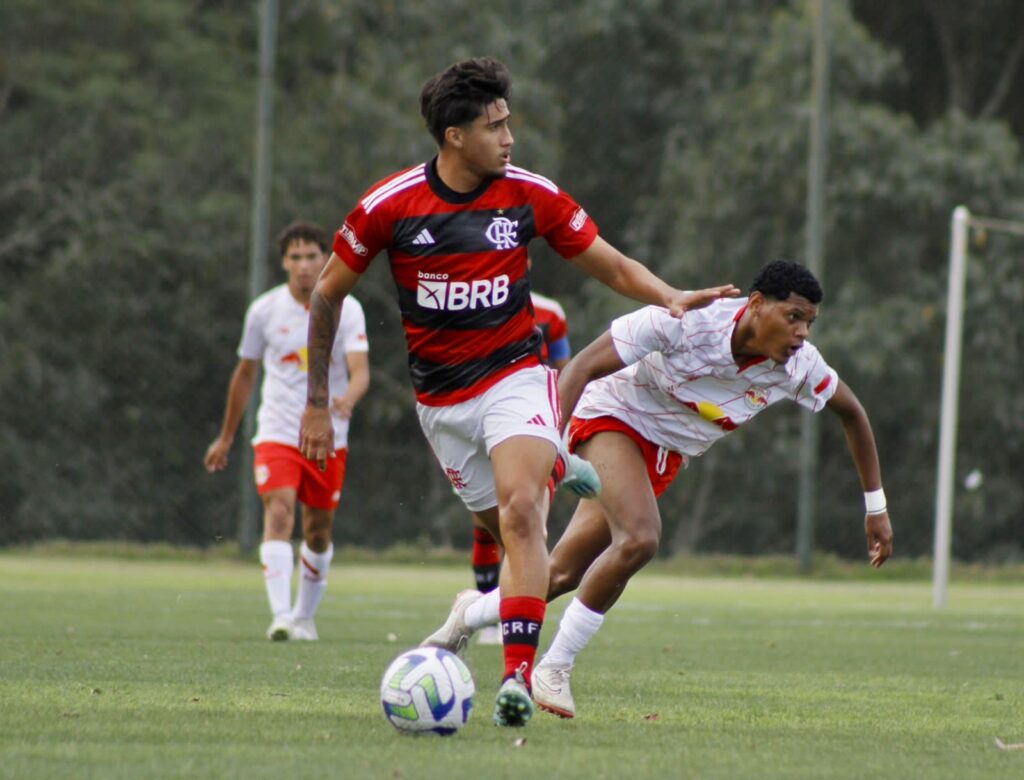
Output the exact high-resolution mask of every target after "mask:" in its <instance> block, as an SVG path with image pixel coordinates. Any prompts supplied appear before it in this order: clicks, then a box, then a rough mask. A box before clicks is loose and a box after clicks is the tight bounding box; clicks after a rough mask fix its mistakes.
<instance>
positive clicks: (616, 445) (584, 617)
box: [533, 432, 661, 718]
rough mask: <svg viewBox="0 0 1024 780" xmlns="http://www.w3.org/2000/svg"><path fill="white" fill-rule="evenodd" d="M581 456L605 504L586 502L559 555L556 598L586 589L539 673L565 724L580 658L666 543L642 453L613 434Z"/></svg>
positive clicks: (545, 705)
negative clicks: (592, 472) (589, 464)
mask: <svg viewBox="0 0 1024 780" xmlns="http://www.w3.org/2000/svg"><path fill="white" fill-rule="evenodd" d="M581 450H582V453H583V454H584V456H585V457H587V458H588V459H590V461H591V462H592V463H593V465H594V467H595V469H596V470H597V472H598V474H599V476H600V477H601V480H602V482H603V484H604V491H603V492H602V494H601V499H600V504H599V503H598V502H595V501H581V502H580V505H579V506H578V507H577V510H576V513H575V514H574V515H573V518H572V520H571V521H570V523H569V527H568V528H567V529H566V531H565V534H564V535H563V536H562V539H561V540H560V541H559V543H558V545H556V546H555V550H554V551H553V552H552V555H551V559H552V562H551V569H552V583H551V586H550V592H551V593H552V598H554V597H555V596H557V595H559V594H561V593H564V592H567V591H568V590H571V589H572V588H573V587H574V586H576V585H577V584H579V590H578V593H577V596H576V598H574V599H573V600H572V602H571V603H570V604H569V606H568V607H567V608H566V610H565V612H564V614H563V615H562V620H561V623H560V624H559V629H558V633H557V634H556V636H555V638H554V640H553V641H552V643H551V647H550V648H548V651H547V653H545V654H544V657H543V658H542V659H541V661H540V662H539V663H538V664H537V666H536V668H535V669H534V673H533V685H534V688H533V695H534V700H535V701H536V702H537V705H538V706H539V707H540V708H541V709H544V710H547V711H548V712H552V713H554V714H556V715H560V716H561V717H563V718H572V717H574V716H575V714H576V705H575V702H574V700H573V697H572V691H571V689H570V685H569V681H570V675H571V673H572V667H573V663H574V662H575V659H576V655H577V654H578V653H579V652H580V651H581V650H582V649H583V648H584V647H585V646H586V644H587V643H588V642H589V641H590V639H591V638H592V637H593V636H594V634H596V633H597V631H598V630H599V629H600V627H601V624H602V623H603V621H604V613H605V612H607V611H608V609H609V608H610V607H611V606H612V605H613V604H614V603H615V601H616V600H617V599H618V598H619V596H620V595H621V594H622V591H623V590H624V588H625V586H626V583H627V582H628V580H629V578H630V577H632V576H633V574H635V573H636V572H637V571H639V570H640V569H641V568H643V566H644V565H645V564H646V563H647V562H648V561H649V560H650V559H651V558H652V557H653V556H654V554H655V553H656V552H657V549H658V542H659V540H660V537H661V517H660V515H659V513H658V505H657V500H656V498H655V496H654V491H653V489H652V488H651V485H650V480H649V478H648V475H647V466H646V463H645V462H644V458H643V454H642V453H641V451H640V449H639V447H637V446H636V444H635V443H634V442H633V441H632V440H631V439H630V438H629V437H627V436H624V435H622V434H618V433H613V432H606V433H599V434H597V435H596V436H594V438H593V439H591V440H590V441H588V442H587V443H586V444H584V445H583V446H582V447H581ZM581 570H582V571H581Z"/></svg>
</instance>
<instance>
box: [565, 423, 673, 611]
mask: <svg viewBox="0 0 1024 780" xmlns="http://www.w3.org/2000/svg"><path fill="white" fill-rule="evenodd" d="M580 450H581V454H582V455H583V456H584V457H585V458H587V459H588V460H589V461H590V462H591V463H592V464H593V465H594V468H595V469H597V473H598V474H599V475H600V477H601V479H602V482H603V484H604V491H603V492H602V493H601V498H600V502H601V506H602V508H603V509H604V515H605V517H606V518H607V521H608V532H609V534H610V536H611V544H609V545H608V547H607V548H606V549H605V550H604V551H603V552H602V553H601V554H600V555H599V556H598V557H597V558H596V559H595V560H594V562H593V563H592V564H591V565H590V567H589V568H588V569H587V572H586V574H585V575H583V579H582V581H581V582H580V586H579V590H578V592H577V594H576V595H577V598H578V599H579V600H580V601H582V602H583V603H584V604H586V605H587V606H588V607H589V608H590V609H593V610H595V611H597V612H601V613H604V612H607V611H608V610H609V609H610V608H611V607H612V605H613V604H614V603H615V602H616V601H617V600H618V598H619V596H621V595H622V591H623V590H624V589H625V587H626V583H627V582H628V581H629V578H630V577H632V576H633V575H634V574H636V573H637V572H638V571H640V569H642V568H643V567H644V566H645V565H646V564H647V562H648V561H650V560H651V558H653V557H654V555H655V553H657V552H658V545H659V543H660V542H661V514H660V513H659V511H658V501H657V499H656V498H655V496H654V490H653V488H651V482H650V479H649V477H648V475H647V465H646V463H645V462H644V457H643V454H642V453H641V451H640V448H639V447H638V446H637V445H636V444H635V443H634V442H633V441H632V440H631V439H630V438H629V437H628V436H626V435H624V434H621V433H615V432H612V431H606V432H602V433H599V434H597V435H596V436H594V438H592V439H590V440H589V441H588V442H586V443H585V444H583V445H582V447H581V448H580Z"/></svg>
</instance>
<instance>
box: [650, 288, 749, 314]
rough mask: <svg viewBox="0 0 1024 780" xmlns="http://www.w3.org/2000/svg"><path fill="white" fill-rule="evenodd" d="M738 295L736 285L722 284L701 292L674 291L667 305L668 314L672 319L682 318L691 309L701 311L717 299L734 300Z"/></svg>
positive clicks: (738, 291)
mask: <svg viewBox="0 0 1024 780" xmlns="http://www.w3.org/2000/svg"><path fill="white" fill-rule="evenodd" d="M739 294H740V290H739V288H738V287H736V285H733V284H723V285H721V286H719V287H707V288H705V289H703V290H691V291H690V292H683V291H682V290H676V291H675V295H673V296H672V299H671V300H670V301H669V304H668V307H667V308H668V313H669V314H671V315H672V316H673V317H682V316H683V315H684V314H685V313H686V312H688V311H690V310H691V309H703V308H704V307H705V306H707V305H708V304H711V303H714V302H715V301H717V300H718V299H719V298H735V297H736V296H738V295H739Z"/></svg>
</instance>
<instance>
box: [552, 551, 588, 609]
mask: <svg viewBox="0 0 1024 780" xmlns="http://www.w3.org/2000/svg"><path fill="white" fill-rule="evenodd" d="M582 579H583V573H582V572H579V571H576V570H575V569H572V568H569V567H567V566H563V565H561V564H559V563H558V562H556V561H555V560H554V559H552V560H551V568H550V569H549V577H548V598H547V600H548V601H553V600H554V599H557V598H558V597H559V596H561V595H564V594H566V593H569V592H571V591H574V590H576V588H578V587H579V586H580V581H581V580H582Z"/></svg>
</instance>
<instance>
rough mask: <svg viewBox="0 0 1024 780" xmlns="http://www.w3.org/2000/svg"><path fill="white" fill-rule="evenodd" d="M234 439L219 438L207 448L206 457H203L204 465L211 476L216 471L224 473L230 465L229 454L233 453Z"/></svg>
mask: <svg viewBox="0 0 1024 780" xmlns="http://www.w3.org/2000/svg"><path fill="white" fill-rule="evenodd" d="M232 441H233V439H225V438H224V437H222V436H218V437H217V438H216V439H214V440H213V443H212V444H211V445H210V446H209V447H207V448H206V455H204V456H203V465H204V466H205V467H206V470H207V471H208V472H210V473H211V474H212V473H213V472H215V471H223V470H224V469H226V468H227V465H228V453H229V452H230V451H231V444H232Z"/></svg>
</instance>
